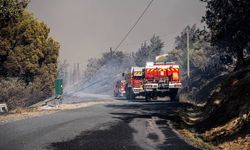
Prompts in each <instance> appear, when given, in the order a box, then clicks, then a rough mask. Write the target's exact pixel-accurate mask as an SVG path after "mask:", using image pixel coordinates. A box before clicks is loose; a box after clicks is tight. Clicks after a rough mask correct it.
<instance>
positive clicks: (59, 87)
mask: <svg viewBox="0 0 250 150" xmlns="http://www.w3.org/2000/svg"><path fill="white" fill-rule="evenodd" d="M62 84H63V80H62V79H56V80H55V92H56V95H62V94H63V87H62Z"/></svg>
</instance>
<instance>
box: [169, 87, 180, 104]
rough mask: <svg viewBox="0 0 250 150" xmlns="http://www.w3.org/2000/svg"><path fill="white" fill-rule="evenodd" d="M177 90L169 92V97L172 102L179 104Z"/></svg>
mask: <svg viewBox="0 0 250 150" xmlns="http://www.w3.org/2000/svg"><path fill="white" fill-rule="evenodd" d="M177 93H178V89H173V90H170V93H169V97H170V101H172V102H179V97H178V94H177Z"/></svg>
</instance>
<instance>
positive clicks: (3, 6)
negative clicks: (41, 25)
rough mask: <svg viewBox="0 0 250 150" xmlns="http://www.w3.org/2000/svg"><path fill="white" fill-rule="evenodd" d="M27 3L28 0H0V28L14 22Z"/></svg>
mask: <svg viewBox="0 0 250 150" xmlns="http://www.w3.org/2000/svg"><path fill="white" fill-rule="evenodd" d="M28 3H29V1H28V0H0V28H3V27H5V26H8V25H9V24H12V23H15V22H16V21H17V20H18V18H19V17H20V16H21V15H22V13H23V11H24V9H25V8H26V6H27V5H28Z"/></svg>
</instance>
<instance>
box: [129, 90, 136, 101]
mask: <svg viewBox="0 0 250 150" xmlns="http://www.w3.org/2000/svg"><path fill="white" fill-rule="evenodd" d="M129 99H130V100H135V94H134V93H133V91H132V89H131V91H130V92H129Z"/></svg>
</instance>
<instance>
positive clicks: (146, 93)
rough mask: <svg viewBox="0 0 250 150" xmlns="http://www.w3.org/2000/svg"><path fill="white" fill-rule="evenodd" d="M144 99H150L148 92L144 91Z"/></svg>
mask: <svg viewBox="0 0 250 150" xmlns="http://www.w3.org/2000/svg"><path fill="white" fill-rule="evenodd" d="M145 101H146V102H148V101H150V95H149V92H145Z"/></svg>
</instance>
